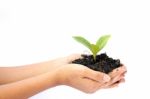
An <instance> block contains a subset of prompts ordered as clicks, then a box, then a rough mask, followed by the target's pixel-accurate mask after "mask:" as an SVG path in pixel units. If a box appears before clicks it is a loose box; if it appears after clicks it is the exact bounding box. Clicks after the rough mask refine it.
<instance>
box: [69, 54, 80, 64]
mask: <svg viewBox="0 0 150 99" xmlns="http://www.w3.org/2000/svg"><path fill="white" fill-rule="evenodd" d="M79 58H82V56H81V54H72V55H69V56H67V61H68V63H69V62H72V61H73V60H76V59H79Z"/></svg>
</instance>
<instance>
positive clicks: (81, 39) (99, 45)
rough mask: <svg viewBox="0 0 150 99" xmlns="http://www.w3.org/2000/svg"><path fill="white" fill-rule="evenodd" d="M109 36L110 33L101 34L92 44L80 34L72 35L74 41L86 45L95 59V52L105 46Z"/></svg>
mask: <svg viewBox="0 0 150 99" xmlns="http://www.w3.org/2000/svg"><path fill="white" fill-rule="evenodd" d="M110 37H111V36H110V35H103V36H101V37H100V38H99V39H98V40H97V42H96V43H95V44H92V43H90V42H89V41H88V40H87V39H85V38H84V37H82V36H73V38H74V39H75V40H76V41H78V42H79V43H81V44H83V45H84V46H86V47H87V48H88V49H89V50H90V51H91V52H92V55H93V58H94V60H96V55H97V53H98V52H99V51H101V50H102V49H103V48H104V47H105V45H106V44H107V42H108V40H109V38H110Z"/></svg>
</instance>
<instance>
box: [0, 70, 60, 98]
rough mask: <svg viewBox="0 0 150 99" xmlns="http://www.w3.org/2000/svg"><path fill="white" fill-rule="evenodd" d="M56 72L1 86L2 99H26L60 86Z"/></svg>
mask: <svg viewBox="0 0 150 99" xmlns="http://www.w3.org/2000/svg"><path fill="white" fill-rule="evenodd" d="M56 75H57V74H56V72H55V71H54V72H50V73H45V74H42V75H39V76H36V77H32V78H28V79H25V80H22V81H18V82H15V83H10V84H6V85H1V86H0V99H26V98H28V97H31V96H33V95H35V94H37V93H39V92H41V91H43V90H45V89H47V88H50V87H54V86H56V85H58V83H57V82H58V81H57V76H56Z"/></svg>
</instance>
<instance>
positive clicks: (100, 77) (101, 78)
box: [83, 68, 110, 83]
mask: <svg viewBox="0 0 150 99" xmlns="http://www.w3.org/2000/svg"><path fill="white" fill-rule="evenodd" d="M83 75H84V76H85V77H87V78H89V79H92V80H95V81H97V82H104V83H105V82H109V81H110V77H109V76H108V75H107V74H104V73H102V72H98V71H94V70H92V69H89V68H87V69H86V70H84V73H83Z"/></svg>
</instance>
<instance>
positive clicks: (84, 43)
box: [73, 36, 92, 50]
mask: <svg viewBox="0 0 150 99" xmlns="http://www.w3.org/2000/svg"><path fill="white" fill-rule="evenodd" d="M73 38H74V39H75V40H76V41H78V42H79V43H81V44H83V45H84V46H86V47H87V48H89V49H90V50H92V48H91V44H90V42H89V41H88V40H86V39H85V38H83V37H81V36H73Z"/></svg>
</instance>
